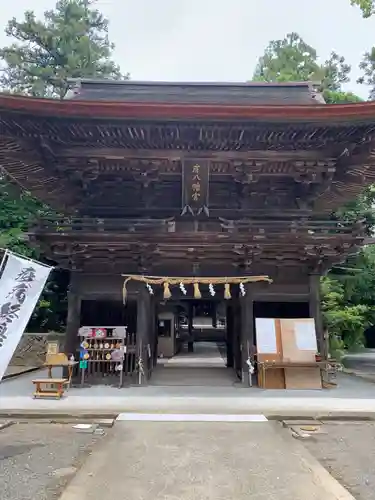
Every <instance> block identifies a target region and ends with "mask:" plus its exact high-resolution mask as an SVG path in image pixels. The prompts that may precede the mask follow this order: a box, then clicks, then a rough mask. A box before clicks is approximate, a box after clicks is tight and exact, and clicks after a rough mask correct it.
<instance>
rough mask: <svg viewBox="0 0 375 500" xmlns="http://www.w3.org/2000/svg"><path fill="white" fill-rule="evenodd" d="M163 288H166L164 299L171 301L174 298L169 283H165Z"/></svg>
mask: <svg viewBox="0 0 375 500" xmlns="http://www.w3.org/2000/svg"><path fill="white" fill-rule="evenodd" d="M163 286H164V294H163V296H164V298H165V299H170V298H171V297H172V294H171V291H170V289H169V283H168V282H167V281H165V282H164V283H163Z"/></svg>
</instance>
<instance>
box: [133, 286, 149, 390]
mask: <svg viewBox="0 0 375 500" xmlns="http://www.w3.org/2000/svg"><path fill="white" fill-rule="evenodd" d="M149 306H150V295H149V293H148V291H147V290H146V287H144V286H141V287H140V290H139V292H138V297H137V337H136V343H137V346H136V347H137V370H138V383H139V384H140V385H143V384H146V383H147V380H148V344H149V325H150V322H149V315H150V307H149Z"/></svg>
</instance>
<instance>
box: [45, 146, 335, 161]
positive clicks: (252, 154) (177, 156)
mask: <svg viewBox="0 0 375 500" xmlns="http://www.w3.org/2000/svg"><path fill="white" fill-rule="evenodd" d="M54 154H55V155H56V157H57V158H64V159H66V158H73V159H74V158H92V159H107V160H124V159H143V160H145V159H152V158H155V159H165V160H169V161H178V160H184V159H185V158H194V159H201V158H202V159H203V158H210V159H212V160H277V161H290V160H301V161H303V160H311V161H319V160H326V161H335V158H332V157H331V154H330V152H329V151H328V150H327V151H307V150H300V151H273V150H268V151H263V150H249V151H204V150H203V151H201V150H195V151H194V150H190V151H181V150H179V149H175V150H170V149H165V150H160V149H125V148H121V149H114V148H110V149H108V148H87V147H82V146H77V147H74V148H62V147H59V148H57V147H55V150H54Z"/></svg>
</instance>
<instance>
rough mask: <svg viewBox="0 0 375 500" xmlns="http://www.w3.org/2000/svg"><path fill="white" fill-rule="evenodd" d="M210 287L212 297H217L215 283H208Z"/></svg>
mask: <svg viewBox="0 0 375 500" xmlns="http://www.w3.org/2000/svg"><path fill="white" fill-rule="evenodd" d="M208 289H209V291H210V295H211V297H215V294H216V292H215V289H214V285H213V284H212V283H210V284H209V285H208Z"/></svg>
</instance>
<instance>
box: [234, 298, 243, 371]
mask: <svg viewBox="0 0 375 500" xmlns="http://www.w3.org/2000/svg"><path fill="white" fill-rule="evenodd" d="M232 311H233V359H234V369H235V370H236V373H237V375H238V376H239V377H241V376H242V358H241V331H242V330H241V307H240V300H239V298H238V297H234V298H232Z"/></svg>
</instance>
